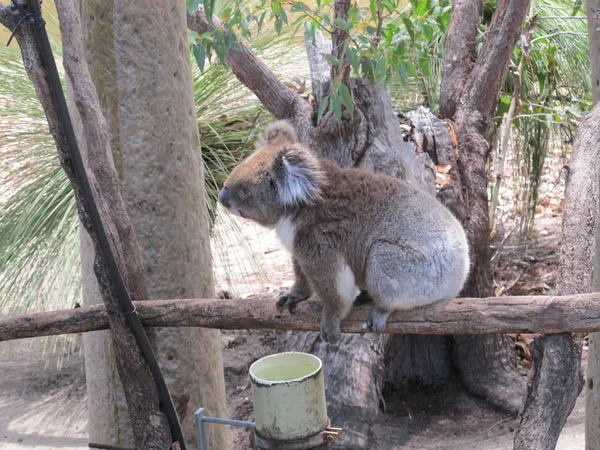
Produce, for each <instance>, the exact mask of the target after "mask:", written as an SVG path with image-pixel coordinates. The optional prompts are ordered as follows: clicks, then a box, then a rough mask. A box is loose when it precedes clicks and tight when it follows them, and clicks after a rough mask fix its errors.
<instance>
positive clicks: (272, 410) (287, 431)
mask: <svg viewBox="0 0 600 450" xmlns="http://www.w3.org/2000/svg"><path fill="white" fill-rule="evenodd" d="M250 380H251V383H252V397H253V400H254V415H255V421H256V428H255V431H256V433H258V434H259V435H260V436H262V437H264V438H266V439H270V440H274V441H290V440H299V439H305V438H308V437H310V436H314V435H316V434H318V433H321V432H322V431H324V430H325V429H326V428H327V427H328V425H329V419H328V418H327V406H326V404H325V384H324V381H323V370H322V363H321V360H320V359H319V358H317V357H316V356H314V355H311V354H309V353H299V352H288V353H278V354H275V355H270V356H266V357H264V358H262V359H259V360H258V361H256V362H255V363H254V364H252V366H250Z"/></svg>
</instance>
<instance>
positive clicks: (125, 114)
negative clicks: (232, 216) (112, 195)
mask: <svg viewBox="0 0 600 450" xmlns="http://www.w3.org/2000/svg"><path fill="white" fill-rule="evenodd" d="M81 10H82V22H83V23H84V27H85V45H86V54H87V59H88V64H89V66H90V71H91V75H92V78H93V80H94V83H95V85H96V88H97V91H98V95H99V97H100V101H101V104H102V108H103V111H104V115H105V117H106V118H107V121H108V123H109V126H110V129H111V134H112V136H111V138H112V141H111V144H112V150H113V158H114V160H115V164H116V167H117V170H118V172H119V175H120V177H121V181H122V192H123V197H124V200H125V202H126V205H127V210H128V212H129V215H130V217H131V220H132V223H133V226H134V229H135V232H136V235H137V238H138V242H139V244H140V247H141V249H142V258H143V264H144V272H145V276H146V279H147V281H148V294H149V297H148V298H149V299H160V298H194V297H200V298H209V297H213V296H214V286H213V278H212V277H213V275H212V267H211V264H212V262H211V257H210V247H209V237H208V236H209V232H208V220H207V212H206V205H205V199H204V179H203V173H202V165H201V154H200V143H199V136H198V127H197V119H196V114H195V104H194V97H193V88H192V86H193V80H192V71H191V65H190V57H189V50H188V43H187V26H186V23H185V2H181V1H179V0H169V1H167V2H155V3H152V4H151V5H150V6H148V5H147V6H146V7H144V8H141V9H140V8H139V5H137V4H135V3H127V2H125V3H118V4H117V3H114V2H106V1H104V0H93V1H89V2H82V3H81ZM86 248H87V247H86V246H85V245H83V246H82V253H84V256H83V259H84V261H85V260H86V255H85V253H86ZM87 270H89V265H87V267H84V273H85V271H87ZM89 281H90V278H89V277H84V291H85V292H86V293H87V295H85V302H86V303H87V304H89V303H90V302H92V303H93V302H94V298H95V295H94V293H95V289H94V287H93V283H89ZM155 343H156V350H157V355H158V358H159V362H160V365H161V369H162V371H163V374H164V376H165V379H166V381H167V383H168V385H169V389H170V391H171V395H172V397H173V400H174V402H175V405H176V408H177V412H178V414H179V418H180V420H181V422H182V426H183V429H184V433H185V435H186V441H187V443H188V445H189V446H190V447H192V446H194V445H195V442H196V433H195V431H194V420H193V413H194V411H195V409H197V408H199V407H204V408H206V409H207V410H208V411H209V414H211V415H215V416H220V417H225V416H226V415H227V409H226V403H225V385H224V375H223V364H222V359H221V350H220V333H219V331H218V330H207V329H200V328H188V329H182V328H171V329H159V330H158V331H157V333H156V339H155ZM84 350H85V356H86V373H87V377H88V399H89V401H90V408H89V411H90V439H91V440H92V441H94V442H101V443H105V444H112V445H118V446H124V447H126V446H129V445H130V440H129V436H128V434H127V431H126V425H125V424H126V423H127V412H126V410H124V409H123V407H124V404H123V402H121V401H118V400H119V398H120V395H121V394H120V393H119V384H118V379H117V378H116V377H115V376H114V369H113V368H112V367H113V366H114V363H113V362H112V360H111V348H110V345H108V342H107V341H106V336H103V335H101V334H98V335H97V336H94V335H88V336H86V338H85V342H84ZM99 401H101V402H102V407H98V402H99ZM208 432H209V443H210V446H211V449H224V448H227V428H226V427H208Z"/></svg>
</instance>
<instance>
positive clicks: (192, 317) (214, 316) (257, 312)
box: [0, 293, 600, 342]
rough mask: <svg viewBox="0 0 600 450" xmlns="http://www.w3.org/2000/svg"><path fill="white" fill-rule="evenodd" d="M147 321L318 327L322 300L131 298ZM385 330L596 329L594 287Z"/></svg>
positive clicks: (76, 322) (30, 322) (352, 324)
mask: <svg viewBox="0 0 600 450" xmlns="http://www.w3.org/2000/svg"><path fill="white" fill-rule="evenodd" d="M135 305H136V308H137V311H138V314H139V315H140V317H141V319H142V322H143V324H144V326H147V327H204V328H219V329H224V330H234V329H237V330H244V329H252V330H266V329H276V330H304V331H318V330H319V324H320V311H321V306H320V304H319V302H317V301H306V302H303V303H301V304H299V305H298V307H297V309H296V310H295V311H294V313H293V314H290V313H289V312H287V311H285V312H279V311H277V309H276V308H275V302H274V301H273V300H264V299H251V300H215V299H191V300H153V301H139V302H135ZM370 307H371V305H370V304H368V303H367V304H363V305H360V306H356V307H355V308H354V309H353V311H352V313H351V314H350V316H349V317H348V318H347V319H346V320H345V321H344V322H343V323H342V330H343V331H344V332H347V333H364V332H365V331H366V330H365V329H363V328H362V323H363V321H364V320H365V318H366V317H367V313H368V310H369V308H370ZM108 314H114V313H107V312H106V311H105V310H104V306H103V305H98V306H90V307H84V308H75V309H69V310H61V311H51V312H45V313H37V314H29V315H25V316H14V317H4V318H2V319H0V342H2V341H9V340H13V339H23V338H30V337H37V336H51V335H57V334H68V333H82V332H87V331H96V330H104V329H107V328H108ZM385 331H386V333H406V334H485V333H546V334H553V333H561V332H564V331H570V332H591V331H600V293H593V294H583V295H571V296H563V297H556V296H523V297H491V298H455V299H452V300H448V301H443V302H438V303H436V304H433V305H430V306H427V307H423V308H418V309H414V310H410V311H398V312H395V313H394V314H392V315H391V316H390V318H389V320H388V326H387V328H386V330H385Z"/></svg>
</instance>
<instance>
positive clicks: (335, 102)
mask: <svg viewBox="0 0 600 450" xmlns="http://www.w3.org/2000/svg"><path fill="white" fill-rule="evenodd" d="M331 109H333V115H334V116H335V119H336V120H337V121H338V122H341V121H342V101H341V97H340V94H331Z"/></svg>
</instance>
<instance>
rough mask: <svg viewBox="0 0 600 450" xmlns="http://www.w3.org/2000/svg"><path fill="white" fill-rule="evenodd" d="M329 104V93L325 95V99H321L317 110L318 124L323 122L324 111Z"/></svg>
mask: <svg viewBox="0 0 600 450" xmlns="http://www.w3.org/2000/svg"><path fill="white" fill-rule="evenodd" d="M327 105H329V95H326V96H325V97H323V100H321V103H320V104H319V111H318V112H317V124H319V123H321V119H322V118H323V113H324V112H325V109H326V108H327Z"/></svg>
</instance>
